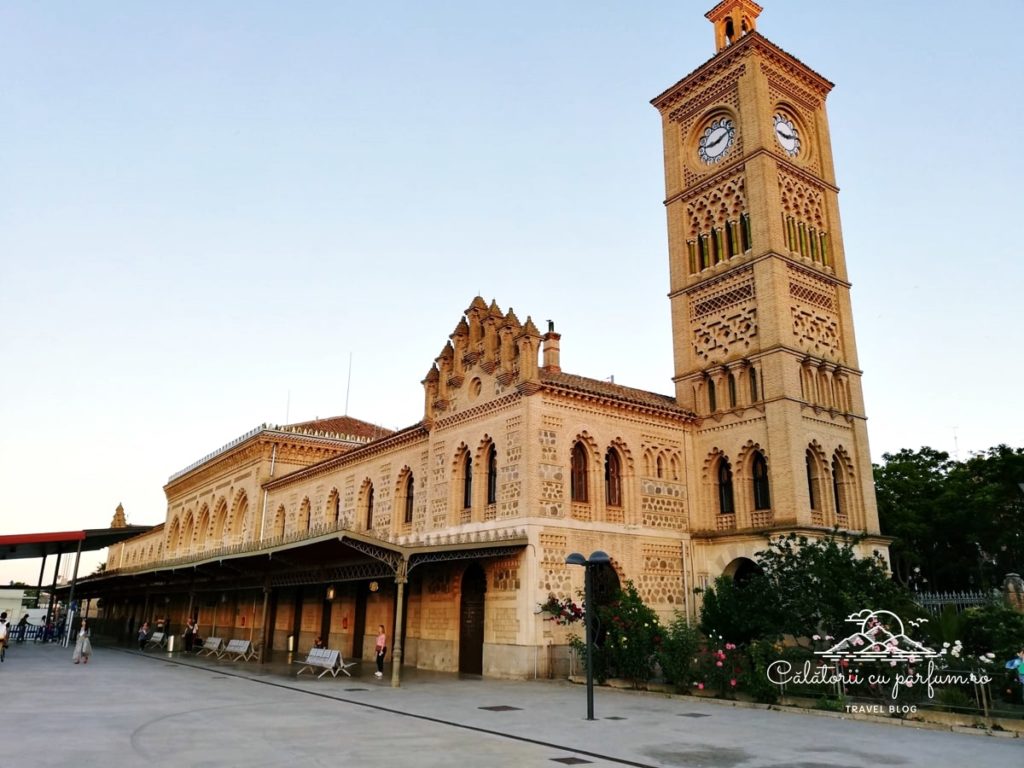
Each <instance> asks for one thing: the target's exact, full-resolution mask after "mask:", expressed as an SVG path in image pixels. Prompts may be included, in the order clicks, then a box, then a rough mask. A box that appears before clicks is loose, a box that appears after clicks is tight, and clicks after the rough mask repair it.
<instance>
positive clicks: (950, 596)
mask: <svg viewBox="0 0 1024 768" xmlns="http://www.w3.org/2000/svg"><path fill="white" fill-rule="evenodd" d="M913 595H914V602H916V603H917V604H918V605H920V606H921V607H922V608H924V609H925V610H926V611H927V612H928V613H930V614H932V615H934V616H938V615H940V614H941V613H942V611H943V609H945V607H946V606H947V605H951V606H953V608H954V609H955V610H956V612H957V613H963V612H964V611H966V610H967V609H968V608H974V607H975V606H979V605H988V604H989V603H992V602H996V601H999V600H1001V599H1002V593H1001V592H1000V591H999V590H998V589H997V590H993V591H992V592H914V593H913Z"/></svg>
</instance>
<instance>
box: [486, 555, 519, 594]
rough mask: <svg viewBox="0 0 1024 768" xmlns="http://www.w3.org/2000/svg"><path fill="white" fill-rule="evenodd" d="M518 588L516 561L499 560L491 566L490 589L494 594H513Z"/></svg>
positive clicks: (517, 562)
mask: <svg viewBox="0 0 1024 768" xmlns="http://www.w3.org/2000/svg"><path fill="white" fill-rule="evenodd" d="M519 586H520V583H519V561H518V560H501V561H499V562H496V563H493V564H492V568H491V587H492V588H493V589H494V590H495V591H496V592H515V591H517V590H518V589H519Z"/></svg>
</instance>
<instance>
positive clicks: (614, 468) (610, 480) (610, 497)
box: [604, 448, 622, 507]
mask: <svg viewBox="0 0 1024 768" xmlns="http://www.w3.org/2000/svg"><path fill="white" fill-rule="evenodd" d="M604 493H605V501H606V503H607V504H608V506H609V507H621V506H622V460H621V459H619V452H618V451H616V450H615V449H614V448H609V449H608V454H607V455H606V456H605V458H604Z"/></svg>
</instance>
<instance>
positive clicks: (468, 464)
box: [462, 453, 473, 509]
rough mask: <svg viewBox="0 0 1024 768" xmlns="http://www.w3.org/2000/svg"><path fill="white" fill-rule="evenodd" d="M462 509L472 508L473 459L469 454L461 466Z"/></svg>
mask: <svg viewBox="0 0 1024 768" xmlns="http://www.w3.org/2000/svg"><path fill="white" fill-rule="evenodd" d="M462 508H463V509H472V508H473V457H472V456H470V455H469V453H467V454H466V460H465V463H464V464H463V465H462Z"/></svg>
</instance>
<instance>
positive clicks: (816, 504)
mask: <svg viewBox="0 0 1024 768" xmlns="http://www.w3.org/2000/svg"><path fill="white" fill-rule="evenodd" d="M805 458H806V459H807V498H808V499H810V502H811V509H813V510H815V511H819V510H820V509H821V499H820V498H818V495H819V494H818V483H817V478H816V477H815V474H816V473H815V471H814V456H813V455H812V454H811V452H810V451H807V455H806V457H805Z"/></svg>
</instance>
